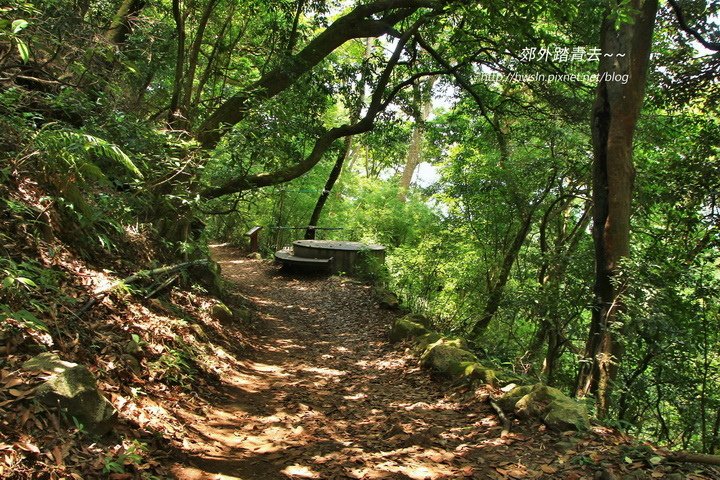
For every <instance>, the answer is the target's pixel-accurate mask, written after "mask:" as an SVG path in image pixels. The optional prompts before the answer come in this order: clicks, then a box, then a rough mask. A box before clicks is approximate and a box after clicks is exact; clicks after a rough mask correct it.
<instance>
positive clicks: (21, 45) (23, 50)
mask: <svg viewBox="0 0 720 480" xmlns="http://www.w3.org/2000/svg"><path fill="white" fill-rule="evenodd" d="M15 41H16V42H17V49H18V53H20V58H21V59H22V61H23V63H27V62H28V60H30V49H28V46H27V44H26V43H25V42H23V41H22V40H20V39H19V38H16V39H15Z"/></svg>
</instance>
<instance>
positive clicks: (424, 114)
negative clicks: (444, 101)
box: [398, 75, 438, 202]
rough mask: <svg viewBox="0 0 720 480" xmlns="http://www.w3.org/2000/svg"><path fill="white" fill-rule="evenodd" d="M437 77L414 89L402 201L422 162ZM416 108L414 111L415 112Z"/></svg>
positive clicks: (401, 180) (401, 190) (399, 194)
mask: <svg viewBox="0 0 720 480" xmlns="http://www.w3.org/2000/svg"><path fill="white" fill-rule="evenodd" d="M437 79H438V77H437V75H433V76H431V77H428V78H427V80H425V86H424V88H423V85H422V84H416V85H415V88H414V89H413V90H414V91H413V93H414V101H415V108H417V110H416V112H415V115H414V116H415V127H414V128H413V132H412V137H411V138H410V145H409V146H408V152H407V156H406V157H405V168H403V173H402V177H400V188H399V191H398V198H399V199H400V201H403V202H404V201H405V200H406V199H407V192H408V190H409V189H410V183H411V182H412V177H413V174H414V173H415V169H417V166H418V165H420V163H421V162H422V144H423V139H424V137H425V122H427V119H428V117H429V116H430V111H431V110H432V88H433V85H434V84H435V82H436V81H437ZM415 108H414V109H413V110H415Z"/></svg>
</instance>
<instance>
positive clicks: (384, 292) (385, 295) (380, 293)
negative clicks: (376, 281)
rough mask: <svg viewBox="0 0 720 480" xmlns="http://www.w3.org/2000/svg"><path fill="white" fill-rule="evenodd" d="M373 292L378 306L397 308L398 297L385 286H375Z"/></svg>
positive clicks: (398, 304)
mask: <svg viewBox="0 0 720 480" xmlns="http://www.w3.org/2000/svg"><path fill="white" fill-rule="evenodd" d="M373 294H374V295H375V299H376V300H377V302H378V304H379V305H380V308H384V309H385V310H397V309H399V308H400V299H398V297H397V295H395V294H394V293H393V292H391V291H390V290H388V289H387V288H384V287H375V288H374V289H373Z"/></svg>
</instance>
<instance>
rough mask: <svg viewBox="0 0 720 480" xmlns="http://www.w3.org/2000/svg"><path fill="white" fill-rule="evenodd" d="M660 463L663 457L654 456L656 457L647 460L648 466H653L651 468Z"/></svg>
mask: <svg viewBox="0 0 720 480" xmlns="http://www.w3.org/2000/svg"><path fill="white" fill-rule="evenodd" d="M662 461H663V457H657V456H656V457H650V458H649V459H648V462H650V464H651V465H653V466H655V465H658V464H660V462H662Z"/></svg>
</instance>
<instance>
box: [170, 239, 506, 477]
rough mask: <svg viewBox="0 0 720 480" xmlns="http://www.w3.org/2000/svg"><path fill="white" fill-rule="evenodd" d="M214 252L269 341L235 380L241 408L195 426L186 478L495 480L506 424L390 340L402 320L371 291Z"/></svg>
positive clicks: (182, 473)
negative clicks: (447, 389) (492, 461)
mask: <svg viewBox="0 0 720 480" xmlns="http://www.w3.org/2000/svg"><path fill="white" fill-rule="evenodd" d="M215 255H216V257H217V259H218V260H219V262H220V264H221V265H222V269H223V275H224V276H225V278H227V279H228V280H230V281H232V282H234V283H235V284H236V286H237V289H238V290H239V291H240V292H241V293H242V294H243V295H245V296H246V297H249V298H250V299H251V300H252V301H253V302H254V303H255V305H256V306H257V309H258V312H259V316H260V319H259V321H260V322H261V325H263V328H262V331H263V334H262V335H261V336H259V338H257V339H256V348H255V349H254V353H253V354H251V358H249V359H247V360H246V361H245V362H244V367H243V369H242V371H237V372H236V374H235V375H234V376H232V378H226V379H224V380H225V381H226V382H227V384H228V385H229V388H231V389H232V392H231V393H232V397H233V401H232V402H229V403H227V404H224V405H218V406H216V407H214V410H213V411H208V412H206V416H205V417H206V418H202V417H198V418H196V422H195V423H194V425H193V426H192V427H190V429H191V430H192V431H193V432H194V435H195V437H196V444H194V445H193V446H194V450H195V454H194V456H193V458H191V459H190V462H189V463H190V464H191V465H193V466H185V467H178V469H177V470H176V475H177V476H178V478H182V479H210V478H218V479H220V478H241V479H275V478H323V479H342V478H397V479H406V478H413V479H425V478H431V479H434V478H491V477H487V476H486V475H485V474H483V472H484V471H486V470H487V469H488V466H485V465H484V462H483V458H482V457H483V449H484V448H485V447H487V446H490V445H492V446H493V451H494V454H495V455H502V449H503V445H499V444H497V443H498V441H496V440H488V439H497V434H498V431H499V427H498V426H497V424H496V420H495V417H494V416H493V415H492V414H491V413H490V412H489V411H487V410H486V409H484V408H480V409H478V406H477V405H475V406H474V407H473V408H469V407H463V405H460V404H457V403H454V402H453V401H452V400H450V399H448V398H446V397H445V395H444V394H443V392H442V389H441V387H440V385H438V384H436V383H434V382H432V381H431V380H430V379H429V378H428V376H427V374H426V373H425V372H422V371H420V370H419V369H418V368H417V365H416V364H417V361H416V359H414V358H413V357H411V356H409V355H407V354H404V353H403V352H402V351H400V349H398V348H397V347H396V346H391V345H389V344H388V343H387V342H386V341H385V338H386V335H387V330H388V327H389V325H390V323H391V322H392V320H393V318H394V315H395V314H394V313H391V312H388V311H385V310H380V309H378V308H377V306H376V305H375V303H374V301H373V300H372V296H371V295H370V292H369V287H367V286H365V285H362V284H359V283H356V282H353V281H352V280H348V279H345V280H343V279H340V278H337V277H332V278H295V277H290V276H285V275H283V274H281V273H280V272H279V271H278V270H277V268H275V267H274V266H272V265H270V264H268V263H265V262H262V261H257V260H247V259H243V258H242V257H239V256H238V255H236V254H235V253H234V252H233V251H232V250H229V249H218V250H216V252H215ZM500 443H504V442H500ZM504 448H507V447H504ZM498 449H500V450H498Z"/></svg>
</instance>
